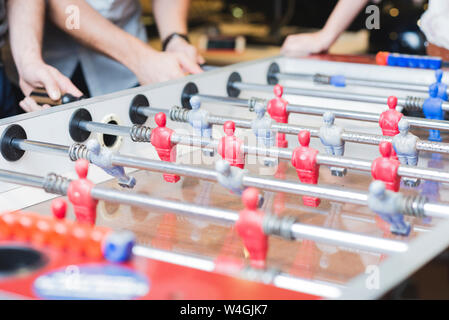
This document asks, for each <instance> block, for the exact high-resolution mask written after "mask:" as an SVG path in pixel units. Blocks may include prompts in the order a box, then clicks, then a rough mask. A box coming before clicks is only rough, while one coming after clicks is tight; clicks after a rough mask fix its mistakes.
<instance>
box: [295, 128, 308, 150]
mask: <svg viewBox="0 0 449 320" xmlns="http://www.w3.org/2000/svg"><path fill="white" fill-rule="evenodd" d="M298 141H299V144H300V145H301V146H303V147H308V146H309V144H310V132H309V131H307V130H302V131H300V132H299V133H298Z"/></svg>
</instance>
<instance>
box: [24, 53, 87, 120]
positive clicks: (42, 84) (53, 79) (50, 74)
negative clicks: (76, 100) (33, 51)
mask: <svg viewBox="0 0 449 320" xmlns="http://www.w3.org/2000/svg"><path fill="white" fill-rule="evenodd" d="M18 69H19V70H18V71H19V78H20V81H19V86H20V89H22V92H23V94H24V95H25V99H24V100H22V101H21V102H20V104H19V105H20V107H21V108H22V109H23V110H25V111H26V112H33V111H38V110H42V109H47V108H49V107H50V106H49V105H43V106H40V105H38V104H37V103H36V101H34V100H33V99H32V98H31V97H30V94H31V93H32V92H33V90H35V89H39V88H44V89H45V91H46V92H47V94H48V96H49V97H50V99H52V100H54V101H57V100H59V99H60V98H61V96H62V95H64V94H67V93H68V94H71V95H73V96H75V97H81V96H82V95H83V93H82V92H81V91H80V90H79V89H78V88H77V87H75V85H74V84H73V83H72V82H71V81H70V79H69V78H67V77H66V76H64V75H63V74H62V73H61V72H59V71H58V70H57V69H55V68H53V67H52V66H49V65H47V64H46V63H45V62H43V61H35V62H31V63H27V64H25V65H24V67H23V68H18Z"/></svg>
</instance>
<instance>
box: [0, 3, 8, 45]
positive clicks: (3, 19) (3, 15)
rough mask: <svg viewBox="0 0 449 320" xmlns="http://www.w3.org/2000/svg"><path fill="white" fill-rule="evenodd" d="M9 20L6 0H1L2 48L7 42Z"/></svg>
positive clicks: (0, 30) (0, 37) (0, 27)
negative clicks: (7, 18)
mask: <svg viewBox="0 0 449 320" xmlns="http://www.w3.org/2000/svg"><path fill="white" fill-rule="evenodd" d="M7 31H8V20H6V8H5V0H0V48H1V47H3V45H4V44H5V38H6V32H7Z"/></svg>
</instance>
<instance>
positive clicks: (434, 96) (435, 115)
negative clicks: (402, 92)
mask: <svg viewBox="0 0 449 320" xmlns="http://www.w3.org/2000/svg"><path fill="white" fill-rule="evenodd" d="M429 95H430V97H429V98H427V99H426V100H425V101H424V104H423V113H424V115H425V116H426V118H427V119H434V120H443V119H444V113H443V100H442V99H441V98H438V85H437V84H436V83H434V84H432V85H431V86H430V88H429ZM429 140H430V141H438V142H441V141H442V139H441V136H440V131H439V130H434V129H431V130H429Z"/></svg>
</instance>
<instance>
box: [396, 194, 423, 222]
mask: <svg viewBox="0 0 449 320" xmlns="http://www.w3.org/2000/svg"><path fill="white" fill-rule="evenodd" d="M427 202H428V198H427V197H425V196H403V197H402V203H401V206H402V210H403V211H402V212H403V213H404V214H407V215H410V216H413V217H418V218H422V217H424V216H425V213H424V205H425V204H426V203H427Z"/></svg>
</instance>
